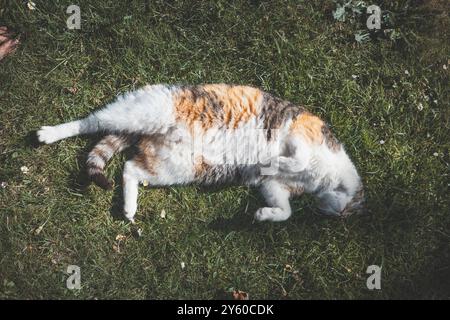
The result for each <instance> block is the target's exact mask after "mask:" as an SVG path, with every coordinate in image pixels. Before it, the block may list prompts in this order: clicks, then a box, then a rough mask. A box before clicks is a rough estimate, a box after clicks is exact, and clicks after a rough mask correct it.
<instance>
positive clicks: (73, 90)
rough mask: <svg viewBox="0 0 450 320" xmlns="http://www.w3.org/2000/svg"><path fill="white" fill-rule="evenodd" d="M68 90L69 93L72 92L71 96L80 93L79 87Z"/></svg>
mask: <svg viewBox="0 0 450 320" xmlns="http://www.w3.org/2000/svg"><path fill="white" fill-rule="evenodd" d="M66 90H67V91H68V92H70V93H71V94H76V93H77V92H78V88H77V87H70V88H66Z"/></svg>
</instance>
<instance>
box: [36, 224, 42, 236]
mask: <svg viewBox="0 0 450 320" xmlns="http://www.w3.org/2000/svg"><path fill="white" fill-rule="evenodd" d="M42 229H44V225H41V226H39V227H37V228H36V230H34V234H35V235H37V236H38V235H39V234H40V233H41V231H42Z"/></svg>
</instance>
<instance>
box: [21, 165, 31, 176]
mask: <svg viewBox="0 0 450 320" xmlns="http://www.w3.org/2000/svg"><path fill="white" fill-rule="evenodd" d="M20 171H22V173H23V174H27V173H28V171H30V169H28V167H27V166H22V167H20Z"/></svg>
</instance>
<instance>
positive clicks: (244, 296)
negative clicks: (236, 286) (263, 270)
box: [233, 290, 248, 300]
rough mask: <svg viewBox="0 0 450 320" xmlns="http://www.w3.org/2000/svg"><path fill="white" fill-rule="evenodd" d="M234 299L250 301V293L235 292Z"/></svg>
mask: <svg viewBox="0 0 450 320" xmlns="http://www.w3.org/2000/svg"><path fill="white" fill-rule="evenodd" d="M233 299H234V300H248V293H247V292H244V291H241V290H234V291H233Z"/></svg>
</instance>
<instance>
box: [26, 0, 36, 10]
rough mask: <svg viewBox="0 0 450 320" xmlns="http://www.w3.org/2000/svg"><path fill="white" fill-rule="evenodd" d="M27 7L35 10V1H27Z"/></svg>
mask: <svg viewBox="0 0 450 320" xmlns="http://www.w3.org/2000/svg"><path fill="white" fill-rule="evenodd" d="M27 7H28V9H29V10H36V3H34V2H33V1H28V2H27Z"/></svg>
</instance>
